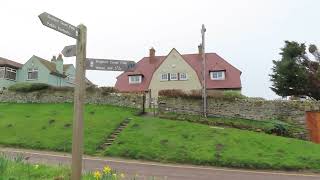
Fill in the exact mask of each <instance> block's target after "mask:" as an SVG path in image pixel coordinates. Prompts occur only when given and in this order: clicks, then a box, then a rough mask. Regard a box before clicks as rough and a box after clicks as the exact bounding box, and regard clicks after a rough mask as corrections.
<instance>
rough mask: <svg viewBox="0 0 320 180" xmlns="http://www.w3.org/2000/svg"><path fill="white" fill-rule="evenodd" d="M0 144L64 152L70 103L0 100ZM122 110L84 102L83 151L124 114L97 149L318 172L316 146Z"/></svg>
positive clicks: (126, 154) (319, 148)
mask: <svg viewBox="0 0 320 180" xmlns="http://www.w3.org/2000/svg"><path fill="white" fill-rule="evenodd" d="M0 109H1V111H0V144H1V145H3V146H14V147H23V148H32V149H48V150H55V151H70V148H71V132H72V127H71V124H72V109H73V106H72V104H5V103H0ZM135 114H136V113H135V111H134V110H132V109H128V108H121V107H114V106H106V105H86V108H85V122H84V127H85V133H84V137H85V138H84V149H85V153H86V154H97V153H100V151H98V150H97V147H99V146H100V145H101V143H102V142H103V140H104V138H105V137H106V136H108V135H109V134H110V133H111V132H112V131H113V129H115V127H117V126H118V125H119V123H120V122H121V121H122V120H123V119H124V118H127V117H132V118H133V120H132V121H131V122H130V123H129V126H128V127H127V128H125V129H124V131H123V132H122V133H121V134H120V135H119V136H118V138H117V139H116V141H115V142H114V143H113V144H112V145H111V146H110V147H109V148H108V149H106V150H104V151H103V153H104V155H107V156H118V157H126V158H133V159H146V160H152V161H161V162H176V163H189V164H201V165H214V166H226V167H237V168H252V169H282V170H315V171H320V156H319V152H320V145H316V144H312V143H310V142H307V141H301V140H297V139H291V138H284V137H279V136H273V135H268V134H264V133H256V132H252V131H245V130H239V129H234V128H220V127H210V126H208V125H202V124H197V123H191V122H186V121H171V120H166V119H160V118H151V117H140V116H135Z"/></svg>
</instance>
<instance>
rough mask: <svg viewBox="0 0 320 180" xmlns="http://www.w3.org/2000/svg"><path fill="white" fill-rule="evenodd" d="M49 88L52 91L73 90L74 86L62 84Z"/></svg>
mask: <svg viewBox="0 0 320 180" xmlns="http://www.w3.org/2000/svg"><path fill="white" fill-rule="evenodd" d="M49 90H51V91H73V90H74V88H73V87H69V86H62V87H54V86H50V87H49Z"/></svg>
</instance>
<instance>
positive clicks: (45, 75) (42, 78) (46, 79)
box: [0, 56, 75, 89]
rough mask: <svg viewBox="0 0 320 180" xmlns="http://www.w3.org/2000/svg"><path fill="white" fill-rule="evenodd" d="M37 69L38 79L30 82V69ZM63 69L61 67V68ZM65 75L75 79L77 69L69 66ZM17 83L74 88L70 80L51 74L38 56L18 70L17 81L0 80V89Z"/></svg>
mask: <svg viewBox="0 0 320 180" xmlns="http://www.w3.org/2000/svg"><path fill="white" fill-rule="evenodd" d="M30 68H37V69H38V79H35V80H29V79H28V69H30ZM60 68H61V67H60ZM65 75H70V76H71V77H75V68H74V66H69V68H68V69H66V72H65ZM17 82H24V83H45V84H49V85H51V86H57V87H62V86H69V87H73V86H74V84H73V81H72V80H69V78H63V77H58V76H55V75H52V74H50V71H49V70H48V69H47V67H46V66H44V65H43V64H42V63H41V62H40V61H39V59H38V58H37V57H36V56H32V57H31V58H30V59H29V60H28V61H27V62H26V63H25V64H24V65H23V67H22V68H21V69H18V70H17V80H16V81H10V80H6V79H0V89H2V88H3V87H6V88H7V87H9V86H11V85H13V84H15V83H17Z"/></svg>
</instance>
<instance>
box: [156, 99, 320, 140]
mask: <svg viewBox="0 0 320 180" xmlns="http://www.w3.org/2000/svg"><path fill="white" fill-rule="evenodd" d="M319 107H320V102H316V101H267V100H257V99H250V98H249V99H238V100H221V99H212V98H209V99H208V114H209V115H212V116H218V117H232V118H244V119H252V120H257V121H268V120H272V119H275V120H280V121H284V122H287V123H290V124H292V125H296V126H298V127H301V130H302V131H301V136H305V135H303V134H305V133H306V132H307V129H306V123H305V111H308V110H319ZM166 112H174V113H178V114H190V115H199V113H201V112H202V100H201V99H192V98H180V97H159V113H166Z"/></svg>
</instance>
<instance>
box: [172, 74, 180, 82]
mask: <svg viewBox="0 0 320 180" xmlns="http://www.w3.org/2000/svg"><path fill="white" fill-rule="evenodd" d="M172 77H175V78H172ZM178 80H179V78H178V73H170V81H178Z"/></svg>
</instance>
